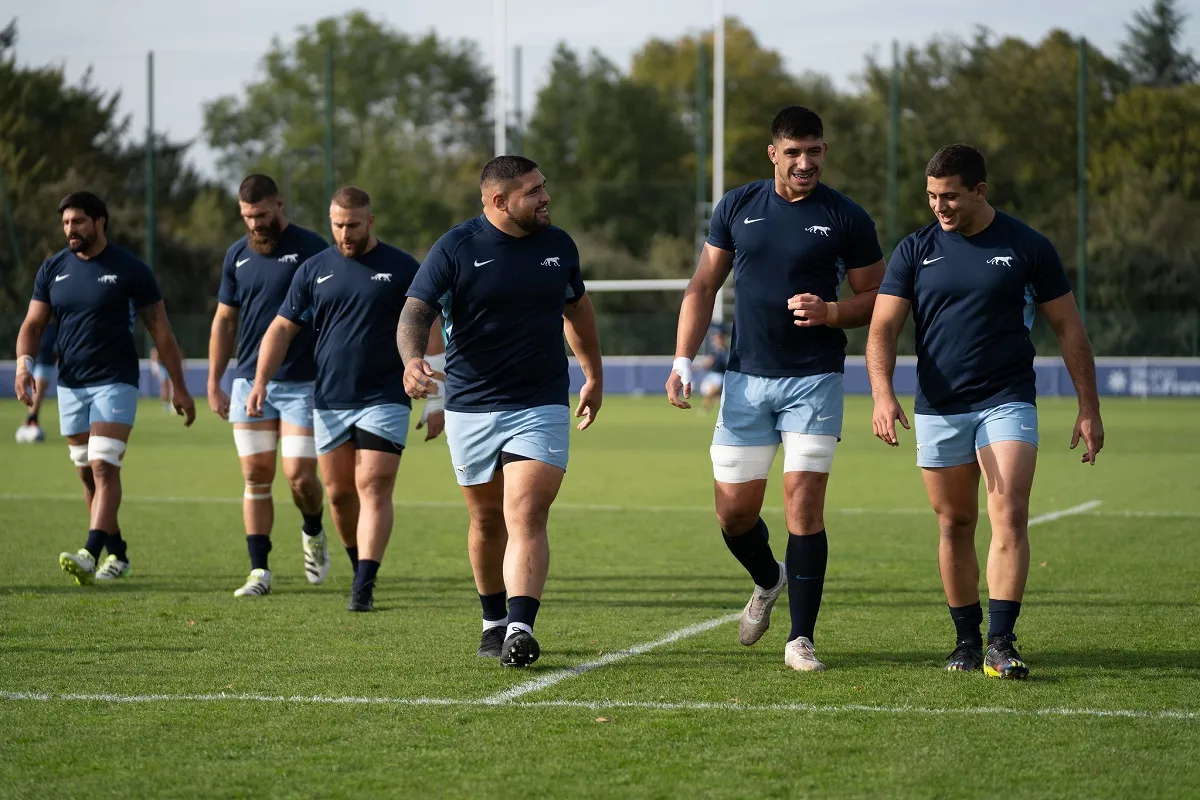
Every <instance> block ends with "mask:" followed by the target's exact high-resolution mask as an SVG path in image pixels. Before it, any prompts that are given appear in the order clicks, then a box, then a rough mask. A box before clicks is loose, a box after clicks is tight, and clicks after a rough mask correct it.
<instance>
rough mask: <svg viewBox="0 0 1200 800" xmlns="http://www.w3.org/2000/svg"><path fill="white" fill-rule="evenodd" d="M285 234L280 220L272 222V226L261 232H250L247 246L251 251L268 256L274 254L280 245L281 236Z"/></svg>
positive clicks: (276, 219)
mask: <svg viewBox="0 0 1200 800" xmlns="http://www.w3.org/2000/svg"><path fill="white" fill-rule="evenodd" d="M282 233H283V226H282V225H281V224H279V219H278V218H275V219H273V220H271V224H270V225H267V227H266V228H263V229H262V230H259V231H250V233H249V234H248V236H247V242H246V243H247V244H248V245H250V249H251V250H253V251H254V252H256V253H258V254H259V255H260V256H267V255H270V254H271V253H272V252H274V250H275V248H276V247H277V246H278V245H279V236H280V234H282Z"/></svg>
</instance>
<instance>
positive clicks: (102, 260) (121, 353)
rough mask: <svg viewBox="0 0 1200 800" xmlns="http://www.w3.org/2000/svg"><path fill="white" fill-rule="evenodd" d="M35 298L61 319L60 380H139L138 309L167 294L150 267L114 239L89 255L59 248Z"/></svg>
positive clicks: (41, 272)
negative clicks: (135, 331)
mask: <svg viewBox="0 0 1200 800" xmlns="http://www.w3.org/2000/svg"><path fill="white" fill-rule="evenodd" d="M33 299H34V300H37V301H38V302H41V303H49V304H50V308H51V310H52V311H53V312H54V317H55V319H56V320H58V383H59V385H60V386H65V387H67V388H68V389H79V388H82V387H85V386H104V385H107V384H110V383H127V384H129V385H131V386H137V385H138V377H139V370H138V356H137V348H136V347H135V346H134V343H133V322H134V314H135V313H136V312H137V311H139V310H141V309H143V308H145V307H147V306H152V305H154V304H155V303H157V302H158V301H160V300H162V294H161V293H160V292H159V291H158V282H157V281H155V280H154V274H153V273H152V272H151V271H150V268H149V267H147V266H146V265H145V264H143V263H142V262H141V261H140V260H139V259H138V258H137V257H136V256H134V255H133V253H130V252H129V251H128V250H125V249H124V248H121V247H117V246H116V245H115V244H111V243H110V244H109V245H108V246H106V247H105V248H104V249H103V250H102V251H101V252H100V253H99V255H97V256H96V257H95V258H92V259H88V260H86V261H85V260H84V259H82V258H80V257H79V256H77V255H75V254H74V253H72V252H71V251H70V250H66V249H64V250H60V251H59V252H58V253H56V254H54V255H53V256H51V257H50V258H48V259H47V260H46V261H45V263H43V264H42V266H41V268H39V269H38V273H37V277H36V278H35V279H34V281H33Z"/></svg>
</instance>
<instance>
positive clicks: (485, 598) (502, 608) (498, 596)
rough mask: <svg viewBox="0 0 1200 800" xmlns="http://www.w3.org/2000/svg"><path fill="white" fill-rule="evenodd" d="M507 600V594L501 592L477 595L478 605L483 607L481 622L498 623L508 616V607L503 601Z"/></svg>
mask: <svg viewBox="0 0 1200 800" xmlns="http://www.w3.org/2000/svg"><path fill="white" fill-rule="evenodd" d="M507 599H508V592H505V591H503V590H501V591H499V592H496V593H495V594H481V595H479V604H480V605H481V606H483V621H484V622H500V621H502V620H504V619H505V618H506V617H507V616H508V607H507V606H506V605H505V601H506V600H507Z"/></svg>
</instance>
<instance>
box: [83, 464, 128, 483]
mask: <svg viewBox="0 0 1200 800" xmlns="http://www.w3.org/2000/svg"><path fill="white" fill-rule="evenodd" d="M88 471H89V472H90V474H91V477H92V482H93V485H98V486H107V485H109V484H113V483H119V482H120V480H121V468H120V467H118V466H116V465H115V464H109V463H108V462H107V461H93V462H92V463H91V465H90V468H89V470H88ZM81 476H82V470H81ZM83 480H84V483H85V484H86V483H87V482H88V481H87V478H84V479H83Z"/></svg>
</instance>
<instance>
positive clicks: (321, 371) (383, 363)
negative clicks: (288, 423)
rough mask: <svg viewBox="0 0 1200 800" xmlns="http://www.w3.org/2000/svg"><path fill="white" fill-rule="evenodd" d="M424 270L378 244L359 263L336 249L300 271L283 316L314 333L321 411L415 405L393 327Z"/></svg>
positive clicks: (316, 393)
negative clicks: (406, 385)
mask: <svg viewBox="0 0 1200 800" xmlns="http://www.w3.org/2000/svg"><path fill="white" fill-rule="evenodd" d="M419 266H420V265H419V264H418V263H417V260H416V259H415V258H413V257H412V256H410V255H409V254H408V253H406V252H404V251H403V250H400V249H398V248H395V247H392V246H391V245H389V244H384V243H383V242H379V243H378V244H376V245H375V247H373V248H372V249H371V250H369V251H368V252H367V253H365V254H364V255H361V256H359V257H357V258H346V257H345V256H343V255H342V254H341V253H340V252H338V250H337V249H336V248H332V247H331V248H329V249H327V250H324V251H322V252H321V253H318V254H317V255H315V256H313V257H312V258H310V259H309V260H308V261H305V262H304V263H303V264H302V265H301V266H300V269H298V270H296V275H295V277H294V278H292V286H291V288H290V289H289V290H288V294H287V299H286V300H284V302H283V305H282V307H280V309H279V314H280V316H283V317H286V318H287V319H289V320H291V321H292V322H294V323H296V324H297V325H305V324H309V323H311V324H312V326H313V330H314V334H315V336H316V362H317V385H316V389H315V390H314V392H313V395H314V396H313V400H314V405H315V406H316V407H317V408H366V407H367V406H373V405H380V404H383V403H400V404H401V405H406V406H411V405H412V401H411V400H410V399H409V398H408V394H407V393H406V392H405V391H404V362H403V361H401V359H400V352H399V351H398V350H397V349H396V325H397V323H399V322H400V312H401V311H402V310H403V309H404V299H405V294H404V293H405V292H406V291H407V290H408V286H409V284H410V283H412V279H413V276H414V275H416V274H417V269H418V268H419Z"/></svg>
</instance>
